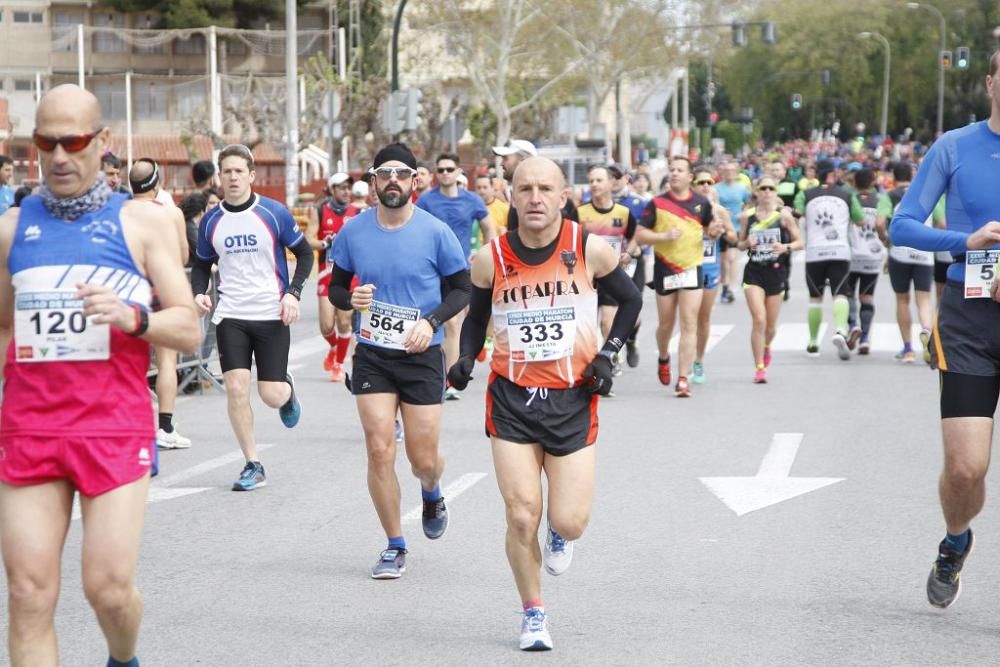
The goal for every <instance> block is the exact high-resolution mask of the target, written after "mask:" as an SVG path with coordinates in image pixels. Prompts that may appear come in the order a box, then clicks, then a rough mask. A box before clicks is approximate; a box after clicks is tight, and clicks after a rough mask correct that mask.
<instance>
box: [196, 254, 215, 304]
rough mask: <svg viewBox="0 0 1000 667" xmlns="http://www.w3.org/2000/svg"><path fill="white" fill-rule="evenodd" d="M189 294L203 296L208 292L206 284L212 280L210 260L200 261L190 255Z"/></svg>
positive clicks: (199, 258)
mask: <svg viewBox="0 0 1000 667" xmlns="http://www.w3.org/2000/svg"><path fill="white" fill-rule="evenodd" d="M191 258H192V260H193V261H192V264H191V293H192V294H194V295H198V294H204V293H205V292H207V291H208V282H209V281H210V280H211V279H212V264H214V263H215V262H213V261H212V260H210V259H202V258H201V257H199V256H198V255H196V254H192V255H191Z"/></svg>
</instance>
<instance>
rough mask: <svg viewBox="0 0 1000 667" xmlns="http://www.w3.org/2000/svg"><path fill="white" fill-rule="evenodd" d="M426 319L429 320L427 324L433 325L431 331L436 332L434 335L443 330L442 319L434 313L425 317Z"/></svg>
mask: <svg viewBox="0 0 1000 667" xmlns="http://www.w3.org/2000/svg"><path fill="white" fill-rule="evenodd" d="M424 319H425V320H427V324H429V325H431V329H433V330H434V333H437V330H438V329H440V328H441V324H442V322H441V318H439V317H438V316H437V315H435V314H434V313H428V314H427V315H424Z"/></svg>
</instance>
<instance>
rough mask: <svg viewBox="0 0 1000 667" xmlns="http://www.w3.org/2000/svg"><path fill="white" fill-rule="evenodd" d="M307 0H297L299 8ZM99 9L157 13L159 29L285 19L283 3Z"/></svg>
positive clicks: (125, 1) (172, 1)
mask: <svg viewBox="0 0 1000 667" xmlns="http://www.w3.org/2000/svg"><path fill="white" fill-rule="evenodd" d="M309 1H310V0H296V4H297V5H298V6H299V7H300V8H301V7H304V6H305V5H306V4H308V2H309ZM97 4H98V6H100V7H108V8H109V9H115V10H117V11H119V12H126V13H127V12H148V11H157V12H159V13H160V17H161V20H160V25H159V26H158V27H159V28H204V27H206V26H210V25H218V26H225V27H228V28H249V27H251V24H252V23H254V22H256V21H261V20H263V21H273V20H275V19H283V18H284V16H285V3H284V2H282V0H98V2H97Z"/></svg>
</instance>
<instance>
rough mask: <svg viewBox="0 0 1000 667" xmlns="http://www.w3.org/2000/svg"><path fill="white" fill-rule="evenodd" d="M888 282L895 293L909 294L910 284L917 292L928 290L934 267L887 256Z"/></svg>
mask: <svg viewBox="0 0 1000 667" xmlns="http://www.w3.org/2000/svg"><path fill="white" fill-rule="evenodd" d="M889 282H890V283H891V284H892V291H893V292H895V293H896V294H909V293H910V285H913V289H915V290H917V291H918V292H930V291H931V283H933V282H934V267H933V266H930V265H927V264H907V263H906V262H900V261H899V260H896V259H893V258H892V257H890V258H889Z"/></svg>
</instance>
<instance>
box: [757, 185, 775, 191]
mask: <svg viewBox="0 0 1000 667" xmlns="http://www.w3.org/2000/svg"><path fill="white" fill-rule="evenodd" d="M775 190H777V188H775V187H774V186H773V185H759V186H757V191H758V192H774V191H775Z"/></svg>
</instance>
